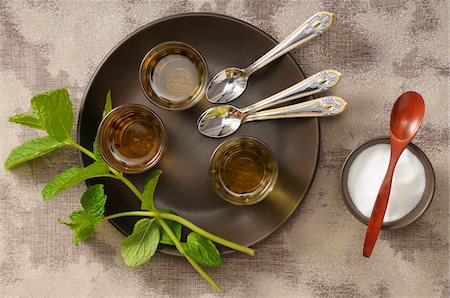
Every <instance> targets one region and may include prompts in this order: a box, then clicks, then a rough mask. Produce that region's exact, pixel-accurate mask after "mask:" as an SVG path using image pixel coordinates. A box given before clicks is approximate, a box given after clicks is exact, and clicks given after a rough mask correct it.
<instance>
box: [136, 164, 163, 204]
mask: <svg viewBox="0 0 450 298" xmlns="http://www.w3.org/2000/svg"><path fill="white" fill-rule="evenodd" d="M161 174H162V171H161V170H154V171H152V172H151V173H150V175H148V177H147V179H146V180H145V182H144V192H143V193H142V197H143V200H142V203H141V209H142V210H150V209H151V207H152V206H153V195H154V194H155V189H156V185H157V184H158V179H159V176H160V175H161Z"/></svg>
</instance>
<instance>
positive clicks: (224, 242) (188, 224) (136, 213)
mask: <svg viewBox="0 0 450 298" xmlns="http://www.w3.org/2000/svg"><path fill="white" fill-rule="evenodd" d="M122 216H149V217H160V218H162V219H168V220H172V221H175V222H178V223H180V224H182V225H183V226H185V227H187V228H189V229H190V230H191V231H193V232H195V233H197V234H199V235H202V236H203V237H205V238H208V239H209V240H212V241H214V242H216V243H219V244H222V245H223V246H226V247H229V248H232V249H234V250H237V251H240V252H242V253H245V254H247V255H250V256H254V255H255V251H254V250H253V249H251V248H249V247H246V246H243V245H240V244H237V243H235V242H232V241H229V240H226V239H223V238H221V237H219V236H217V235H214V234H212V233H210V232H208V231H205V230H203V229H202V228H200V227H198V226H196V225H195V224H193V223H191V222H190V221H188V220H187V219H184V218H182V217H180V216H178V215H175V214H170V213H164V212H158V213H156V212H153V211H128V212H122V213H117V214H113V215H110V216H106V217H105V218H104V220H108V219H113V218H116V217H122Z"/></svg>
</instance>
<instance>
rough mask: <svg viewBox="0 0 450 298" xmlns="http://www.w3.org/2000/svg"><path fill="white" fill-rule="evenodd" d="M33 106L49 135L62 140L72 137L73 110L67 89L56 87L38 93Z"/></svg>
mask: <svg viewBox="0 0 450 298" xmlns="http://www.w3.org/2000/svg"><path fill="white" fill-rule="evenodd" d="M31 106H32V108H33V111H34V113H35V114H36V116H37V118H38V119H39V120H40V121H41V122H42V125H43V127H44V129H45V130H46V131H47V133H48V134H49V136H51V137H53V138H55V139H56V140H58V141H60V142H64V141H66V140H69V139H71V136H70V134H71V132H72V124H73V111H72V102H71V101H70V99H69V92H68V91H67V89H56V90H52V91H48V92H45V93H41V94H38V95H36V96H34V97H33V98H32V99H31Z"/></svg>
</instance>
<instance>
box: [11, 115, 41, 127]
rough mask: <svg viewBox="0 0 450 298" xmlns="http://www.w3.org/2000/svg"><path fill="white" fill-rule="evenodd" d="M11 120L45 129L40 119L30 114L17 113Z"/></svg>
mask: <svg viewBox="0 0 450 298" xmlns="http://www.w3.org/2000/svg"><path fill="white" fill-rule="evenodd" d="M9 122H14V123H17V124H22V125H25V126H28V127H31V128H36V129H44V127H43V126H42V124H41V122H40V121H39V119H38V118H37V117H36V116H34V115H30V114H17V115H14V116H12V117H11V118H9Z"/></svg>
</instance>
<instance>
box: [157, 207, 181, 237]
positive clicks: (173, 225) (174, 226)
mask: <svg viewBox="0 0 450 298" xmlns="http://www.w3.org/2000/svg"><path fill="white" fill-rule="evenodd" d="M159 212H164V213H170V214H175V215H177V213H176V212H175V211H172V210H170V209H164V208H161V209H159ZM164 221H165V222H166V224H167V225H168V226H169V228H170V229H171V230H172V232H173V233H174V234H175V236H176V237H177V239H178V240H180V239H181V224H180V223H179V222H176V221H173V220H168V219H165V220H164ZM157 224H158V225H159V223H157ZM160 233H161V237H160V238H159V243H161V244H167V245H175V243H173V241H172V239H170V237H169V235H168V234H167V233H166V231H165V230H164V229H163V228H162V227H161V226H160Z"/></svg>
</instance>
